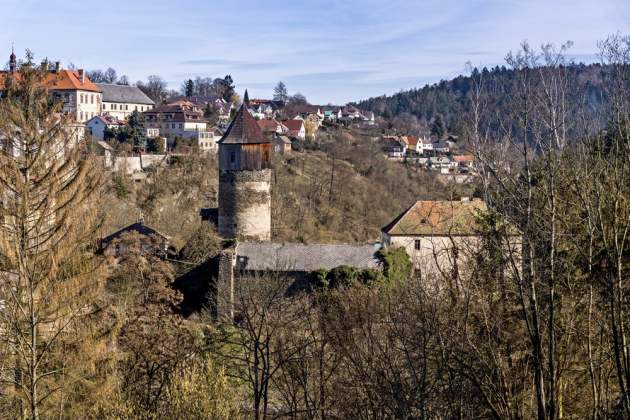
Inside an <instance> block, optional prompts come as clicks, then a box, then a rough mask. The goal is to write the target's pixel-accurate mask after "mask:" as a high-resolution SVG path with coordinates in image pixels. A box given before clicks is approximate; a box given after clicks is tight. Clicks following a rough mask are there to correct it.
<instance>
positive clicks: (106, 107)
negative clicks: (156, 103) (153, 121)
mask: <svg viewBox="0 0 630 420" xmlns="http://www.w3.org/2000/svg"><path fill="white" fill-rule="evenodd" d="M114 108H115V109H114ZM153 108H154V107H153V105H147V104H135V103H121V102H103V113H107V114H109V115H111V116H112V117H116V118H118V119H119V120H125V119H127V117H128V116H129V115H131V113H132V112H133V111H135V110H137V111H138V112H144V111H148V110H149V109H153Z"/></svg>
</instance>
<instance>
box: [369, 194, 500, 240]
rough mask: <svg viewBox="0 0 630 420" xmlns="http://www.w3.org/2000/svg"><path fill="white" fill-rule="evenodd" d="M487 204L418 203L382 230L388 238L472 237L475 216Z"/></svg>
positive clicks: (464, 202)
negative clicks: (403, 236) (390, 236)
mask: <svg viewBox="0 0 630 420" xmlns="http://www.w3.org/2000/svg"><path fill="white" fill-rule="evenodd" d="M487 209H488V207H487V206H486V203H484V202H483V201H480V200H473V201H418V202H416V203H415V204H413V205H412V206H411V207H409V208H408V209H407V210H405V211H404V212H402V213H401V214H400V215H399V216H398V217H396V218H395V219H394V220H393V221H392V222H391V223H390V224H388V225H387V226H385V227H384V228H383V229H381V230H382V231H383V232H384V233H386V234H388V235H423V236H427V235H428V236H431V235H475V234H477V232H478V229H479V227H478V226H477V224H476V216H477V214H478V213H479V212H484V211H487Z"/></svg>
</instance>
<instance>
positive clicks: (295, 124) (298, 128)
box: [282, 120, 306, 139]
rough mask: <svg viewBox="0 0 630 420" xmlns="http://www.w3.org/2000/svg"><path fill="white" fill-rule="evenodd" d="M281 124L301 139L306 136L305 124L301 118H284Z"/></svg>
mask: <svg viewBox="0 0 630 420" xmlns="http://www.w3.org/2000/svg"><path fill="white" fill-rule="evenodd" d="M282 124H283V125H284V126H285V127H286V128H287V129H288V130H289V131H290V132H291V135H292V136H294V137H299V138H301V139H303V138H305V137H306V126H305V125H304V121H302V120H284V121H282Z"/></svg>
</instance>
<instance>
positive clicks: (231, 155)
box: [230, 152, 236, 163]
mask: <svg viewBox="0 0 630 420" xmlns="http://www.w3.org/2000/svg"><path fill="white" fill-rule="evenodd" d="M234 162H236V152H230V163H234Z"/></svg>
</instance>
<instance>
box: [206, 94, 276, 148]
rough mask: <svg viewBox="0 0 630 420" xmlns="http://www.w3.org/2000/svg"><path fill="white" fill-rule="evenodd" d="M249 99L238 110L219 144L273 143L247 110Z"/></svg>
mask: <svg viewBox="0 0 630 420" xmlns="http://www.w3.org/2000/svg"><path fill="white" fill-rule="evenodd" d="M246 102H247V101H245V102H244V103H243V106H241V108H240V109H239V110H238V112H237V113H236V115H235V116H234V119H233V120H232V123H231V124H230V126H229V127H228V129H227V131H226V132H225V135H224V136H223V138H221V140H219V142H218V143H219V144H261V143H271V140H270V139H269V138H267V136H265V133H263V131H262V130H261V129H260V126H259V125H258V122H257V121H256V120H255V119H254V117H252V115H251V114H250V113H249V111H247V103H246Z"/></svg>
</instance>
